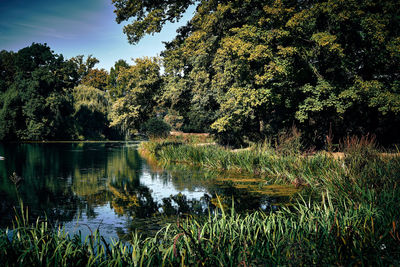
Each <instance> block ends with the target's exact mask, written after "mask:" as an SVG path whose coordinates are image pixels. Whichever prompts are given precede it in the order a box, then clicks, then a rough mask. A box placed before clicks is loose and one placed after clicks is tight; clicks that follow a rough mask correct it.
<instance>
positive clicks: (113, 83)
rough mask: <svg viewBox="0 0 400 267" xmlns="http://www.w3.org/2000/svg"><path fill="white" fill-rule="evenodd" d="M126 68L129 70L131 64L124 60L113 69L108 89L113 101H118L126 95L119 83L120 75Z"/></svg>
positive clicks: (118, 62)
mask: <svg viewBox="0 0 400 267" xmlns="http://www.w3.org/2000/svg"><path fill="white" fill-rule="evenodd" d="M126 68H129V64H128V63H126V61H125V60H123V59H120V60H118V61H117V62H115V64H114V67H111V70H110V75H109V78H108V88H109V92H110V96H111V98H112V99H117V98H118V97H122V96H123V95H124V94H125V92H124V88H123V87H122V86H121V85H120V84H119V83H118V75H119V73H120V71H121V70H122V69H126Z"/></svg>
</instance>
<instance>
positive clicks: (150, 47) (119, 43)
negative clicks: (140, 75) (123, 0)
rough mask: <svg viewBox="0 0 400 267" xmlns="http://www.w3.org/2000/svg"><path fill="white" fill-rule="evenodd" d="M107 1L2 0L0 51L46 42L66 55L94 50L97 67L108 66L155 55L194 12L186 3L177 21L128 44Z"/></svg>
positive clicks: (55, 50)
mask: <svg viewBox="0 0 400 267" xmlns="http://www.w3.org/2000/svg"><path fill="white" fill-rule="evenodd" d="M113 11H114V6H113V5H112V3H111V0H0V50H8V51H15V52H17V51H18V50H19V49H21V48H24V47H27V46H30V45H31V44H32V43H33V42H35V43H47V45H48V46H49V47H50V48H51V49H52V50H53V51H54V52H55V53H56V54H62V55H64V57H65V58H67V59H69V58H71V57H74V56H77V55H85V56H87V55H93V56H94V57H96V58H97V59H99V60H100V63H99V64H97V65H96V67H97V68H104V69H106V70H108V71H109V70H110V68H111V67H112V66H113V65H114V63H115V61H117V60H118V59H125V60H126V61H127V62H128V63H129V64H131V63H133V62H132V60H131V59H132V58H138V57H143V56H157V55H159V54H160V52H161V51H162V50H163V49H164V45H163V43H162V42H163V41H170V40H172V39H173V38H174V36H175V35H176V29H177V28H178V27H180V26H182V25H184V24H186V22H187V21H188V20H189V19H190V18H191V17H192V16H193V12H194V7H190V8H189V9H188V11H187V12H186V13H185V15H184V17H183V18H182V19H181V20H180V21H179V22H178V23H174V24H172V23H168V24H166V25H165V26H164V28H163V30H162V31H161V32H160V33H157V34H155V35H149V36H146V37H145V38H143V39H142V40H141V41H140V42H139V43H138V44H137V45H131V44H129V43H128V41H127V38H126V36H125V35H124V33H123V25H122V24H117V22H116V21H115V14H114V13H113Z"/></svg>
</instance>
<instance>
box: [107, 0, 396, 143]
mask: <svg viewBox="0 0 400 267" xmlns="http://www.w3.org/2000/svg"><path fill="white" fill-rule="evenodd" d="M113 3H114V5H115V7H116V15H117V22H122V21H124V20H129V19H131V18H134V21H133V22H132V23H130V24H128V25H127V26H125V28H124V32H125V33H126V34H127V36H128V40H129V41H130V42H131V43H136V42H138V41H139V40H140V39H141V38H142V37H143V36H144V35H145V34H149V33H154V32H159V31H160V30H161V29H162V26H163V24H165V23H166V22H167V21H171V22H173V21H176V20H179V18H180V17H181V16H182V14H183V12H184V11H185V10H186V9H187V7H188V6H190V5H192V4H196V5H197V7H196V12H195V14H194V16H193V18H192V19H191V20H190V21H189V22H188V23H187V25H186V26H184V27H182V28H180V29H179V30H178V33H177V36H176V37H175V39H174V40H173V41H171V42H169V43H167V44H166V49H165V51H164V52H163V54H162V56H163V61H164V67H165V77H164V82H165V85H164V87H163V91H162V95H161V98H160V99H161V100H162V104H163V105H164V107H165V108H167V109H169V116H168V118H170V119H171V118H172V120H174V119H175V120H178V121H180V122H183V124H182V125H183V129H186V130H190V131H211V132H213V133H214V134H215V135H216V136H217V137H218V138H219V140H220V141H221V142H222V143H227V144H236V145H237V144H242V143H243V141H244V140H246V139H248V140H253V141H259V140H263V139H264V138H265V137H266V136H273V135H276V134H277V133H279V132H280V131H281V130H282V129H284V128H288V127H291V126H293V125H295V126H297V127H298V128H300V129H301V131H302V132H303V133H304V137H305V139H306V140H308V141H309V143H314V144H318V145H322V144H323V141H324V139H325V136H326V135H327V134H328V132H329V130H330V129H331V131H332V133H333V135H334V136H335V137H336V138H340V137H343V136H346V135H353V134H356V135H361V134H366V133H374V134H376V135H377V137H378V139H379V140H380V141H381V142H398V141H399V135H398V133H399V132H400V131H399V130H400V116H399V112H400V82H399V75H400V35H399V31H400V19H399V18H400V14H399V10H400V2H398V1H391V0H382V1H371V0H348V1H339V0H325V1H291V0H287V1H284V0H276V1H275V0H274V1H272V0H269V1H268V0H247V1H239V0H230V1H227V0H211V1H210V0H207V1H206V0H203V1H193V0H179V1H177V0H171V1H169V0H168V1H147V0H146V1H143V0H113Z"/></svg>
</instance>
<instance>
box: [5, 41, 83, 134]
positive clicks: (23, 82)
mask: <svg viewBox="0 0 400 267" xmlns="http://www.w3.org/2000/svg"><path fill="white" fill-rule="evenodd" d="M12 57H14V59H13V60H10V62H14V67H12V68H10V70H15V72H14V71H13V72H12V73H14V74H13V75H10V76H9V78H7V80H8V81H7V88H6V90H5V92H4V93H2V94H1V95H0V140H10V139H11V140H16V139H24V140H42V139H61V138H63V139H64V138H70V136H71V132H70V129H72V127H70V126H71V123H72V121H71V114H72V111H73V109H72V98H71V94H70V90H71V89H72V88H73V86H75V85H76V82H77V74H76V70H75V68H74V66H73V64H72V63H71V62H68V61H65V60H64V58H63V56H62V55H57V54H54V53H53V51H51V50H50V48H49V47H48V46H47V45H46V44H36V43H33V44H32V45H31V46H29V47H26V48H23V49H21V50H19V51H18V53H16V54H13V55H12ZM11 77H12V78H11Z"/></svg>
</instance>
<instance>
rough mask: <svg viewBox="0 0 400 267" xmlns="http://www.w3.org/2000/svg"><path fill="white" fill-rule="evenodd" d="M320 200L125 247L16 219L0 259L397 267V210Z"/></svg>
mask: <svg viewBox="0 0 400 267" xmlns="http://www.w3.org/2000/svg"><path fill="white" fill-rule="evenodd" d="M395 191H396V192H395V193H393V194H392V193H391V194H385V195H384V197H383V199H382V200H380V201H385V202H386V201H388V202H386V203H388V204H390V205H393V204H394V202H395V201H398V200H399V199H398V196H399V192H398V189H395ZM322 199H323V200H322V201H321V203H311V202H310V201H308V200H304V199H300V200H299V201H297V202H296V203H294V205H293V206H292V207H291V208H285V207H284V208H282V209H280V210H279V211H277V212H274V213H270V214H266V213H263V212H253V213H251V214H244V215H243V214H242V215H240V214H237V213H235V211H234V208H232V209H231V210H230V211H229V212H226V211H224V210H218V212H216V213H214V214H210V215H209V216H208V218H204V219H197V220H196V219H192V218H186V219H181V220H179V221H177V222H176V223H174V224H170V225H167V226H165V227H164V228H163V229H161V230H160V231H159V232H158V233H157V234H156V235H155V236H154V237H150V238H146V239H142V238H141V237H140V236H138V235H134V236H132V239H131V242H130V243H121V242H119V241H115V242H111V243H108V242H106V241H105V240H104V238H103V237H101V235H100V234H99V232H98V231H95V232H94V233H93V234H92V235H89V236H87V237H86V239H85V240H84V242H81V236H79V235H74V236H69V235H67V234H66V233H65V232H64V231H63V230H62V229H56V230H55V229H53V228H51V227H50V226H49V224H47V222H45V221H42V222H39V221H38V222H36V223H35V224H33V225H28V224H27V223H26V219H22V220H21V217H23V216H19V219H18V220H17V224H16V226H15V227H14V229H13V230H12V231H13V235H12V238H10V239H9V237H8V236H7V233H6V232H2V233H1V234H0V249H1V252H0V260H1V262H2V264H4V265H5V266H13V265H24V266H38V265H40V266H50V265H51V266H55V265H56V266H85V265H87V266H127V265H131V266H161V265H164V266H178V265H190V266H195V265H197V266H238V265H245V266H258V265H263V266H264V265H295V266H297V265H320V266H324V265H341V266H342V265H374V266H375V265H376V266H388V265H394V266H398V265H399V264H400V238H399V230H398V228H399V223H400V221H399V220H398V218H399V217H398V213H399V212H398V206H388V207H387V209H385V210H383V209H382V208H380V207H379V205H378V206H377V205H374V204H369V203H361V204H360V205H358V206H357V207H355V206H349V203H348V202H347V201H346V200H342V201H337V202H336V203H335V202H334V201H333V200H332V198H331V196H330V194H329V193H328V192H325V193H324V194H323V197H322ZM24 216H26V215H24ZM396 216H397V217H396ZM393 218H397V219H395V220H393Z"/></svg>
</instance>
